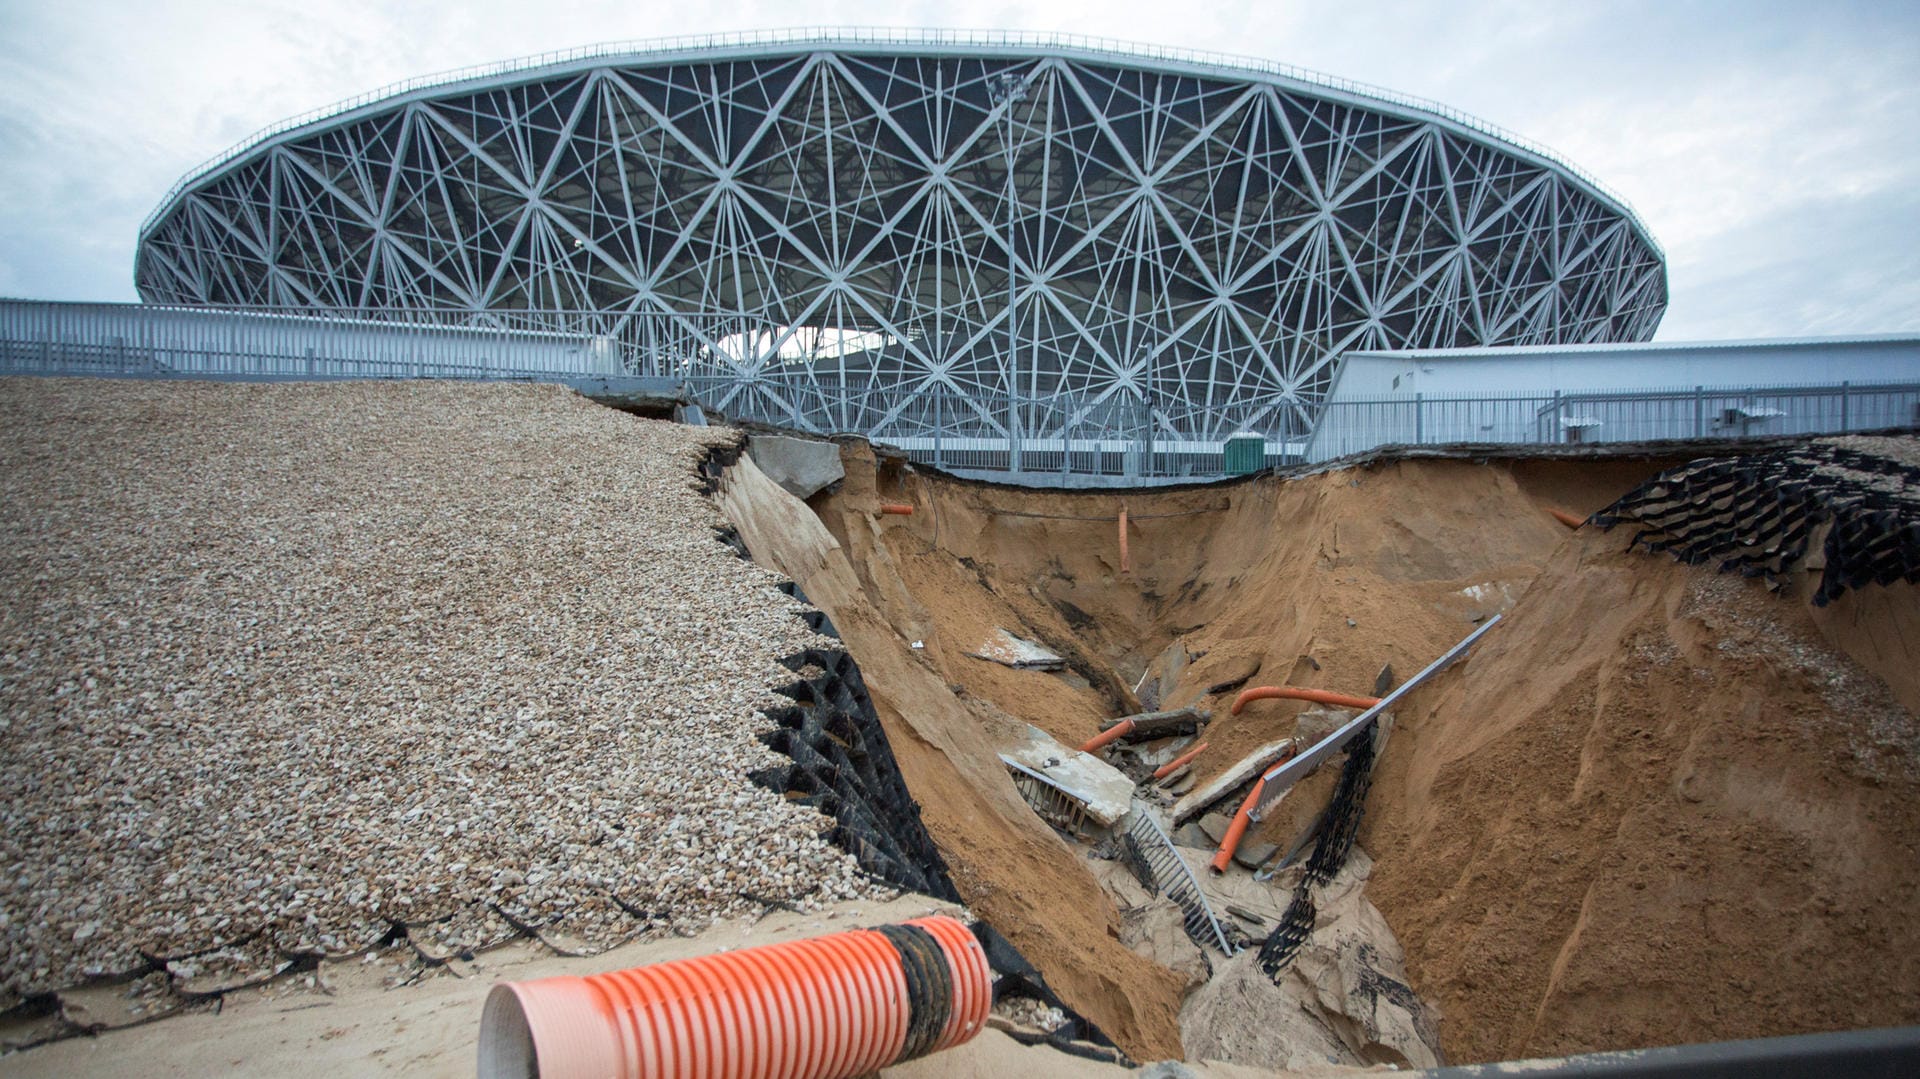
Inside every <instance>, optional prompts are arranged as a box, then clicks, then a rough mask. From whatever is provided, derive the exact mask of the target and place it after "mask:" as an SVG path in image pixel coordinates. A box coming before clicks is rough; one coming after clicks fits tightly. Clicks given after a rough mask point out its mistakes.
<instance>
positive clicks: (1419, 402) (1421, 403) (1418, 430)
mask: <svg viewBox="0 0 1920 1079" xmlns="http://www.w3.org/2000/svg"><path fill="white" fill-rule="evenodd" d="M1426 396H1427V395H1426V394H1424V393H1416V394H1414V395H1413V444H1414V445H1416V446H1418V445H1420V444H1421V443H1423V442H1425V441H1426V440H1427V418H1426V411H1427V410H1426V407H1425V402H1426Z"/></svg>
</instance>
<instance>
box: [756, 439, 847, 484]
mask: <svg viewBox="0 0 1920 1079" xmlns="http://www.w3.org/2000/svg"><path fill="white" fill-rule="evenodd" d="M747 454H748V455H749V456H751V457H752V458H753V463H754V464H756V465H759V466H760V471H762V472H764V473H766V474H767V478H768V479H771V480H772V481H773V482H775V483H777V484H779V485H780V486H781V487H782V488H783V489H785V490H786V492H787V493H788V494H791V495H793V496H794V497H795V498H811V497H813V496H814V495H816V494H818V493H820V492H821V491H823V490H825V489H826V488H828V487H830V486H832V485H833V484H836V483H838V482H840V480H841V479H842V478H844V477H845V476H846V474H847V473H846V470H845V469H843V468H841V467H840V447H839V446H837V445H835V444H833V443H831V442H820V441H816V440H814V439H811V438H794V437H792V436H790V435H755V436H753V439H752V440H751V441H749V442H748V443H747Z"/></svg>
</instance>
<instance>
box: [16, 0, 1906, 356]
mask: <svg viewBox="0 0 1920 1079" xmlns="http://www.w3.org/2000/svg"><path fill="white" fill-rule="evenodd" d="M803 26H906V27H911V26H939V27H953V28H975V29H1021V30H1041V31H1060V32H1067V33H1081V34H1093V35H1100V36H1106V37H1113V38H1119V39H1124V40H1129V41H1138V42H1143V43H1149V44H1157V45H1171V46H1180V47H1185V48H1193V49H1205V50H1212V51H1217V52H1225V53H1233V54H1238V55H1243V56H1252V57H1258V58H1261V59H1266V60H1273V61H1278V62H1281V63H1286V64H1293V65H1296V66H1299V67H1305V68H1311V69H1313V70H1316V71H1321V72H1325V73H1327V74H1330V75H1335V76H1339V77H1341V78H1347V79H1355V80H1359V81H1362V82H1367V83H1372V84H1375V85H1379V86H1383V87H1387V88H1389V89H1392V90H1396V91H1399V92H1402V93H1407V94H1415V95H1418V96H1421V97H1426V98H1431V99H1434V100H1438V101H1441V102H1445V103H1446V104H1448V105H1451V106H1453V107H1455V108H1458V109H1461V110H1464V111H1466V112H1468V113H1471V114H1473V115H1476V116H1478V117H1480V118H1482V119H1484V120H1488V121H1491V122H1492V123H1495V124H1498V125H1500V126H1502V127H1505V128H1507V129H1509V130H1512V131H1516V132H1518V133H1520V134H1521V135H1524V136H1525V137H1527V138H1528V139H1530V140H1532V141H1534V142H1537V143H1542V144H1544V145H1546V146H1548V147H1551V148H1552V149H1553V150H1555V151H1556V152H1558V154H1559V155H1560V156H1561V157H1563V158H1564V159H1567V160H1570V161H1572V162H1574V163H1575V164H1577V165H1579V166H1580V167H1582V168H1583V169H1585V170H1586V171H1588V172H1589V173H1591V174H1593V175H1595V176H1597V177H1599V178H1600V179H1601V180H1602V181H1603V182H1604V183H1605V184H1607V185H1608V186H1609V187H1610V188H1612V189H1613V190H1614V191H1615V192H1618V193H1619V194H1621V195H1624V196H1625V197H1626V199H1627V200H1628V201H1629V202H1630V203H1632V205H1633V206H1634V208H1635V209H1636V210H1638V211H1639V214H1640V216H1641V218H1642V219H1643V220H1644V221H1645V222H1646V224H1647V225H1648V227H1649V228H1650V229H1651V230H1652V232H1653V234H1654V236H1655V237H1656V238H1657V239H1658V240H1659V241H1660V243H1661V244H1662V245H1663V246H1664V247H1665V248H1666V251H1667V257H1668V270H1669V281H1670V287H1671V294H1672V299H1671V303H1670V305H1669V307H1668V310H1667V314H1666V317H1665V319H1664V320H1663V321H1662V323H1661V327H1660V331H1659V333H1658V335H1657V338H1656V339H1657V340H1664V341H1684V340H1711V339H1723V338H1744V337H1774V336H1805V335H1822V334H1860V333H1896V332H1920V4H1916V3H1912V2H1909V0H1881V2H1872V3H1847V2H1835V0H1821V2H1805V0H1803V2H1800V3H1768V2H1759V0H1754V2H1745V3H1740V2H1705V0H1703V2H1686V0H1665V2H1638V0H1617V2H1600V0H1583V2H1573V0H1447V2H1439V0H1433V2H1414V0H1226V2H1211V0H1201V2H1192V0H1188V2H1180V0H1174V2H1168V0H1156V2H1145V0H1104V2H1098V0H1054V2H1050V3H1047V4H1045V5H1024V4H1019V3H994V2H973V0H940V2H937V3H936V2H929V0H838V2H828V0H822V2H802V0H787V2H771V0H758V2H756V0H746V2H739V0H710V2H706V3H678V4H671V5H669V4H661V3H658V2H657V0H619V2H600V0H587V2H569V0H459V2H451V3H449V2H442V0H415V2H407V0H252V2H246V3H232V2H226V0H0V296H14V297H29V298H37V299H57V300H101V301H116V302H119V301H133V300H135V299H137V296H136V294H135V293H134V290H133V280H132V267H133V249H134V240H135V235H136V233H137V231H138V229H139V226H140V223H141V221H142V220H143V219H144V218H145V217H146V215H147V214H148V213H149V212H150V211H152V210H153V208H154V207H155V206H156V205H157V204H158V203H159V202H160V200H161V197H162V196H163V195H164V194H165V193H166V191H167V189H168V188H169V187H171V186H172V185H173V183H174V182H175V181H177V180H179V179H180V178H181V177H182V176H184V175H186V174H187V173H188V172H189V171H190V170H192V169H193V168H194V167H195V166H196V165H198V164H199V163H200V162H202V161H204V160H206V159H207V158H210V157H212V156H214V155H215V154H218V153H220V152H221V151H223V150H225V149H227V148H228V147H230V146H232V145H233V144H235V143H237V142H239V141H241V140H243V139H244V138H246V137H247V136H248V135H250V134H251V133H253V132H254V131H256V130H258V129H260V128H262V127H265V126H267V125H269V124H272V123H274V122H276V121H279V120H282V119H284V118H286V117H289V116H292V115H295V114H298V113H303V112H306V111H308V110H310V109H314V108H317V107H320V106H323V105H327V104H330V103H332V102H334V101H338V100H341V99H343V98H348V97H352V96H355V95H358V94H361V93H365V92H367V91H370V90H375V89H377V88H379V87H381V86H384V85H386V84H388V83H392V82H396V81H398V80H401V79H406V78H410V77H413V76H418V75H425V74H431V73H433V72H438V71H445V70H449V69H453V68H459V67H464V66H467V65H471V64H481V63H487V62H491V61H495V60H504V59H510V58H513V57H518V56H524V55H528V54H533V53H539V52H543V51H546V50H550V49H562V48H567V47H571V46H576V45H585V44H592V43H596V42H604V41H618V40H629V39H645V38H653V37H661V36H667V35H674V34H692V33H706V32H714V31H728V30H757V29H776V28H783V27H803Z"/></svg>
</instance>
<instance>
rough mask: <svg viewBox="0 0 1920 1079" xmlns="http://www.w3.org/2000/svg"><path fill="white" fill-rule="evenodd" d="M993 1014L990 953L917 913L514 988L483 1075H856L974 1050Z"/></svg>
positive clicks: (798, 1078) (492, 1019) (490, 1016)
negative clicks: (959, 1048) (895, 921)
mask: <svg viewBox="0 0 1920 1079" xmlns="http://www.w3.org/2000/svg"><path fill="white" fill-rule="evenodd" d="M992 1007H993V974H992V971H991V970H989V969H988V967H987V955H986V952H985V951H983V950H982V949H981V947H980V943H979V941H977V940H975V939H974V936H973V933H972V932H971V931H970V930H968V929H967V927H966V926H965V925H963V924H961V923H960V922H958V921H955V920H954V919H952V918H947V917H940V916H935V917H930V918H916V919H914V920H912V921H910V922H904V923H902V924H900V925H891V926H882V927H880V928H879V929H856V930H853V931H851V932H846V933H831V934H828V935H827V936H824V937H815V938H813V939H811V940H795V941H789V942H787V943H784V944H771V945H765V946H762V947H757V948H742V949H740V950H739V951H733V952H721V953H719V954H717V955H705V956H699V957H697V958H694V959H676V960H674V961H672V962H668V963H655V964H653V965H651V966H645V967H635V968H634V969H632V970H622V971H616V972H614V973H611V974H594V975H590V976H588V977H584V978H574V977H562V978H539V979H535V980H533V981H526V982H501V983H499V984H498V985H495V986H494V987H493V992H492V993H491V994H489V995H488V997H487V1004H486V1008H485V1010H484V1011H483V1012H482V1014H481V1017H480V1069H479V1072H480V1079H505V1077H509V1076H511V1077H515V1079H533V1077H535V1076H540V1077H544V1079H589V1077H591V1079H668V1077H675V1079H707V1077H720V1076H727V1077H740V1079H745V1077H747V1076H762V1075H781V1076H790V1077H793V1079H845V1077H847V1076H855V1075H863V1074H867V1073H870V1072H874V1071H878V1070H879V1069H880V1068H883V1067H887V1066H889V1065H892V1064H896V1063H899V1062H901V1061H904V1060H912V1059H914V1058H916V1057H921V1056H925V1055H926V1054H928V1053H934V1052H938V1051H940V1050H942V1049H947V1048H950V1047H952V1046H955V1045H959V1044H960V1043H961V1042H964V1041H967V1040H968V1039H970V1038H972V1037H973V1036H974V1035H975V1034H977V1033H979V1031H980V1028H981V1027H982V1026H984V1025H985V1024H986V1021H987V1012H988V1011H989V1010H990V1009H991V1008H992Z"/></svg>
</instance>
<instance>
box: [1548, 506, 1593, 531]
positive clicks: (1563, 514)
mask: <svg viewBox="0 0 1920 1079" xmlns="http://www.w3.org/2000/svg"><path fill="white" fill-rule="evenodd" d="M1547 512H1548V513H1551V514H1553V519H1554V520H1556V521H1559V522H1560V523H1561V524H1563V525H1566V526H1567V527H1568V528H1579V527H1580V526H1581V525H1583V524H1586V523H1587V519H1586V518H1584V517H1575V516H1574V515H1573V514H1571V513H1568V512H1567V511H1566V510H1557V509H1554V508H1552V507H1551V506H1549V507H1548V508H1547Z"/></svg>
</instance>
